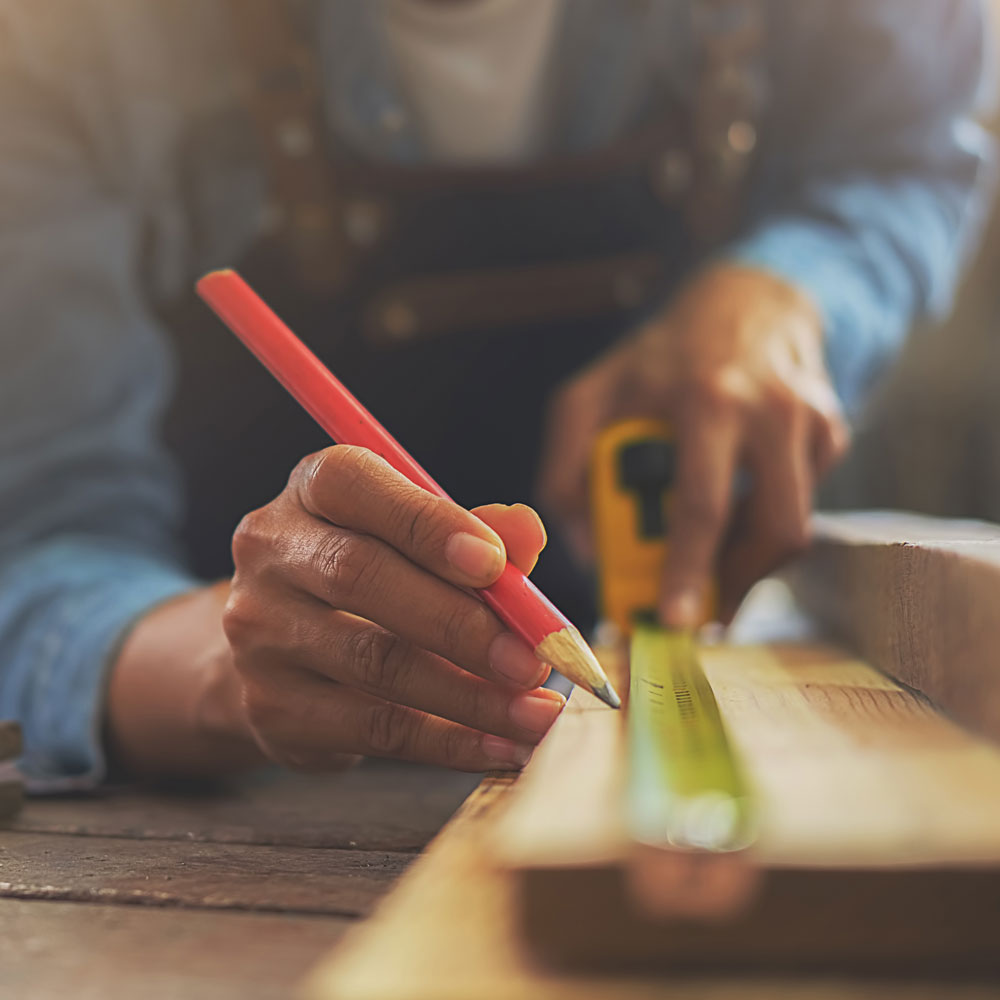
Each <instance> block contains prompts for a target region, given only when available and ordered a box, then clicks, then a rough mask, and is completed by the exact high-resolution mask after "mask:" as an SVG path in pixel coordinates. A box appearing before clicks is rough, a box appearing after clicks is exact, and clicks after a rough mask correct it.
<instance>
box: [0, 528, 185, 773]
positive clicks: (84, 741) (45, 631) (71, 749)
mask: <svg viewBox="0 0 1000 1000" xmlns="http://www.w3.org/2000/svg"><path fill="white" fill-rule="evenodd" d="M196 586H198V583H197V581H195V580H194V579H192V578H191V577H190V576H189V575H187V574H186V573H184V572H182V571H181V570H180V569H179V568H178V567H176V566H172V565H170V564H169V563H167V562H165V561H164V560H162V559H156V558H154V557H152V556H149V555H145V554H143V553H137V552H135V551H129V550H127V549H125V548H123V547H121V546H120V545H118V544H117V543H114V542H103V541H101V540H95V539H60V540H57V541H53V542H49V543H46V544H44V545H41V546H39V547H37V548H35V549H32V550H31V551H30V552H28V553H26V554H24V555H22V556H21V557H20V558H18V559H16V560H15V561H14V562H12V563H8V564H7V566H6V567H4V568H3V569H2V571H0V717H3V718H13V719H16V720H18V721H19V722H20V723H21V726H22V728H23V731H24V755H23V756H22V758H21V759H20V761H19V762H18V766H19V769H20V770H21V773H22V774H23V775H24V778H25V781H26V785H27V787H28V789H29V791H34V792H62V791H74V790H79V789H87V788H93V787H94V786H96V785H98V784H100V783H101V781H103V780H104V777H105V774H106V762H105V756H104V747H103V740H102V736H103V732H102V731H103V726H104V718H105V696H106V691H107V684H108V678H109V670H110V667H111V664H112V663H113V662H114V658H115V656H116V655H117V652H118V650H119V648H120V647H121V643H122V641H123V640H124V638H125V636H126V635H127V633H128V631H129V629H130V628H131V627H132V625H133V624H134V623H135V622H136V621H137V620H138V619H140V618H141V617H143V616H144V615H145V614H146V613H148V612H149V611H150V609H152V608H153V607H155V606H156V605H158V604H161V603H163V602H164V601H166V600H169V599H170V598H172V597H175V596H177V595H179V594H182V593H184V592H186V591H189V590H191V589H192V588H194V587H196Z"/></svg>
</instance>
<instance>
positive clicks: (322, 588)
mask: <svg viewBox="0 0 1000 1000" xmlns="http://www.w3.org/2000/svg"><path fill="white" fill-rule="evenodd" d="M478 513H479V516H478V517H477V516H475V515H474V514H471V513H470V512H468V511H466V510H464V509H462V508H461V507H459V506H457V505H456V504H454V503H451V502H449V501H446V500H441V499H439V498H438V497H435V496H433V495H431V494H429V493H427V492H426V491H424V490H422V489H420V488H419V487H417V486H414V485H413V484H412V483H410V482H409V481H408V480H407V479H405V478H404V477H403V476H402V475H400V474H399V473H398V472H396V471H395V470H394V469H393V468H392V467H391V466H390V465H389V464H388V463H387V462H385V461H384V460H383V459H381V458H379V457H378V456H376V455H374V454H372V453H371V452H369V451H366V450H364V449H361V448H352V447H343V446H338V447H333V448H328V449H326V450H325V451H323V452H320V453H319V454H317V455H313V456H311V457H310V458H307V459H306V460H305V461H303V462H302V463H301V464H300V466H299V467H298V468H297V469H296V470H295V472H294V473H293V474H292V477H291V479H290V481H289V484H288V487H287V488H286V489H285V490H284V492H283V493H282V494H281V495H280V496H279V497H278V498H277V499H276V500H275V501H274V502H273V503H271V504H269V505H268V506H266V507H264V508H263V509H261V510H259V511H256V512H254V513H252V514H250V515H248V516H247V517H246V518H244V520H243V522H242V523H241V524H240V526H239V528H238V529H237V531H236V534H235V536H234V539H233V555H234V559H235V563H236V575H235V577H234V579H233V583H232V587H231V591H230V597H229V602H228V605H227V607H226V611H225V615H224V618H223V626H224V628H225V632H226V635H227V637H228V638H229V642H230V645H231V647H232V651H233V663H234V666H235V669H236V671H237V673H238V675H239V678H240V681H241V684H242V701H243V707H244V711H245V718H246V723H247V726H248V728H249V731H250V733H251V734H252V736H253V738H254V740H255V741H256V743H257V745H258V746H259V747H260V748H261V750H263V752H264V753H265V754H266V756H267V757H269V758H270V759H272V760H276V761H279V762H281V763H284V764H287V765H290V766H293V767H298V768H323V767H327V766H330V764H331V762H334V763H335V762H336V759H337V758H338V756H339V755H343V754H372V755H375V756H379V757H399V758H404V759H406V760H415V761H423V762H427V763H433V764H443V765H447V766H449V767H453V768H458V769H462V770H469V771H482V770H487V769H490V768H516V767H520V766H521V765H523V764H524V763H525V762H526V761H527V759H528V757H529V756H530V754H531V751H532V748H533V747H534V745H535V744H536V743H537V742H538V741H539V739H540V738H541V737H542V735H543V734H544V733H545V732H546V730H548V728H549V726H550V725H551V724H552V722H553V721H554V720H555V718H556V716H557V715H558V714H559V712H560V710H561V708H562V706H563V704H564V699H563V697H562V696H561V695H559V694H557V693H556V692H553V691H547V690H543V691H534V690H532V689H534V688H536V687H537V686H538V685H539V684H541V683H542V682H543V681H544V680H545V678H546V676H547V675H548V668H547V667H546V666H544V665H543V664H542V663H541V662H539V661H538V660H537V659H536V657H535V655H534V653H533V652H532V650H531V649H530V648H529V647H528V646H527V645H526V644H525V643H524V642H523V641H522V640H521V639H519V638H516V637H515V636H514V635H513V634H512V633H510V632H509V631H508V630H507V629H506V627H505V626H504V625H502V624H501V622H500V621H499V620H498V619H497V618H496V617H495V616H494V615H493V613H492V612H491V611H490V610H489V609H488V608H487V607H486V606H485V605H484V604H483V603H482V602H481V601H479V600H478V599H477V598H476V597H474V596H473V595H471V594H470V593H468V591H467V589H466V588H473V587H475V588H481V587H485V586H487V585H489V584H490V583H492V582H493V581H494V580H496V579H497V577H498V576H499V575H500V573H501V571H502V570H503V567H504V565H505V563H506V559H507V558H508V556H509V557H510V558H512V559H513V560H514V561H515V563H516V564H517V565H518V566H519V567H520V568H521V569H522V570H524V571H525V572H527V571H530V570H531V568H532V567H533V566H534V563H535V560H536V558H537V556H538V553H539V552H540V550H541V549H542V547H543V546H544V544H545V532H544V529H543V527H542V524H541V521H540V520H539V518H538V516H537V515H536V514H535V513H534V512H533V511H532V510H530V509H529V508H527V507H521V506H518V507H503V506H493V507H484V508H481V509H480V510H479V512H478ZM487 521H488V522H489V525H488V524H487V523H484V522H487ZM491 526H492V527H491ZM494 529H495V530H494Z"/></svg>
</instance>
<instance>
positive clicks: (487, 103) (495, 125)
mask: <svg viewBox="0 0 1000 1000" xmlns="http://www.w3.org/2000/svg"><path fill="white" fill-rule="evenodd" d="M562 3H563V0H436V2H435V0H379V6H380V11H379V13H380V17H381V23H382V28H383V31H384V33H385V39H386V43H387V45H388V49H389V57H390V60H391V63H392V66H393V68H394V70H395V73H396V75H397V78H398V80H399V83H400V86H401V88H402V90H403V93H404V95H405V97H406V99H407V101H408V102H409V104H410V107H411V109H412V111H413V113H414V115H415V116H416V117H417V119H418V122H419V127H420V130H421V133H422V135H423V138H424V141H425V143H426V144H427V150H428V153H429V155H430V156H431V157H432V158H433V159H435V160H438V161H448V162H455V163H503V162H510V161H514V160H518V159H522V158H524V157H525V156H526V155H528V154H529V153H530V152H531V150H532V148H533V145H534V142H535V139H536V135H537V130H538V127H539V125H540V118H539V111H540V100H539V95H540V91H541V88H542V84H543V80H544V77H545V70H546V67H547V65H548V55H549V52H550V50H551V46H552V39H553V34H554V29H555V25H556V22H557V20H558V14H559V9H560V7H561V6H562Z"/></svg>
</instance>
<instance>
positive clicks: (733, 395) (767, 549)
mask: <svg viewBox="0 0 1000 1000" xmlns="http://www.w3.org/2000/svg"><path fill="white" fill-rule="evenodd" d="M630 416H631V417H634V416H654V417H659V418H662V419H666V420H668V421H670V422H671V424H672V425H673V427H674V431H675V434H676V440H677V449H678V466H677V486H676V489H677V494H676V499H675V505H674V508H673V515H672V519H671V521H672V523H671V527H670V544H671V549H670V559H669V561H668V566H667V570H666V574H665V578H664V581H663V588H662V596H661V604H660V614H661V617H662V619H663V620H664V622H665V623H667V624H670V625H675V626H684V625H696V624H698V623H699V622H698V618H699V615H700V613H701V609H702V607H703V606H704V598H705V594H706V591H707V588H708V586H709V581H710V579H711V578H712V576H713V574H715V573H716V572H717V573H718V580H719V586H720V605H721V606H720V612H721V614H720V618H721V620H722V621H728V620H729V619H730V618H731V617H732V615H733V614H734V613H735V610H736V608H737V606H738V604H739V601H740V600H741V599H742V597H743V595H744V594H745V592H746V591H747V590H748V589H749V588H750V586H752V585H753V583H754V582H756V580H758V579H759V578H760V577H762V576H764V575H766V574H767V573H768V572H770V571H771V570H772V569H774V568H775V567H776V566H777V565H778V564H779V563H780V562H782V560H784V559H785V558H786V557H787V556H789V555H790V554H792V553H794V552H796V551H797V550H799V549H801V548H802V547H803V546H805V545H806V543H807V541H808V537H809V516H810V512H811V508H812V494H813V490H814V487H815V486H816V484H817V482H818V481H819V479H820V478H821V477H822V476H823V475H824V474H825V473H826V472H827V471H828V470H829V469H830V468H831V467H832V466H833V464H834V463H835V462H836V461H837V460H838V459H839V458H840V457H841V456H842V455H843V454H844V452H845V451H846V449H847V443H848V432H847V428H846V425H845V423H844V420H843V417H842V415H841V410H840V406H839V403H838V401H837V397H836V395H835V393H834V390H833V387H832V385H831V384H830V379H829V376H828V374H827V372H826V368H825V365H824V361H823V336H822V325H821V322H820V319H819V316H818V314H817V312H816V310H815V308H814V307H813V306H812V304H811V303H810V302H809V301H808V300H807V299H806V298H805V297H804V296H803V295H802V294H801V293H799V292H798V291H797V290H796V289H794V288H792V287H791V286H789V285H787V284H786V283H784V282H783V281H781V280H779V279H778V278H776V277H774V276H772V275H770V274H767V273H765V272H762V271H756V270H753V269H750V268H744V267H736V266H727V265H719V266H716V267H714V268H712V269H710V270H708V271H705V272H704V273H702V274H701V275H700V276H698V277H696V278H695V279H694V280H693V281H692V282H691V283H690V284H689V285H688V286H687V287H686V288H685V289H684V290H683V291H682V293H681V294H680V295H679V296H678V298H677V299H676V300H675V302H674V303H673V305H672V306H671V307H670V308H669V309H668V310H667V311H666V312H665V313H664V314H662V315H661V316H659V317H658V318H656V319H655V320H653V321H651V322H649V323H648V324H647V325H646V326H645V327H643V328H642V329H641V330H639V331H638V332H637V333H636V334H635V335H634V336H632V337H631V338H630V339H629V340H627V341H626V342H624V343H623V344H621V345H619V346H617V347H616V348H615V349H613V350H612V351H611V352H609V353H608V354H606V355H605V356H604V357H603V358H601V359H599V360H598V361H597V362H595V363H594V364H593V365H591V366H590V367H589V368H588V369H586V370H585V371H583V372H582V373H580V374H579V375H577V376H575V377H574V378H573V379H572V380H571V381H570V382H568V383H567V384H566V385H565V386H564V387H563V388H562V389H561V390H560V391H559V392H558V393H557V394H556V396H555V397H554V400H553V404H552V408H551V413H550V420H549V427H548V438H547V446H546V451H545V458H544V460H543V464H542V469H543V478H542V481H541V496H542V498H543V502H544V503H545V504H546V505H547V506H548V507H549V508H550V509H551V510H552V511H553V512H554V513H555V514H557V515H558V516H560V517H561V518H562V519H563V521H564V522H565V523H566V526H567V529H568V532H569V535H570V538H571V540H572V541H573V542H574V544H575V547H576V549H577V550H578V552H580V553H581V554H584V555H586V554H588V553H589V537H590V530H589V524H588V495H587V467H588V463H589V460H590V452H591V449H592V447H593V443H594V439H595V437H596V436H597V434H598V433H599V432H600V430H601V429H603V428H604V427H606V426H607V425H608V424H610V423H613V422H614V421H616V420H619V419H622V418H624V417H630ZM737 469H742V470H745V472H746V473H747V474H748V481H749V485H750V493H749V496H748V497H747V498H746V500H745V502H744V504H742V505H741V506H742V508H743V509H741V510H740V511H739V512H738V513H739V517H738V521H739V525H738V528H739V530H738V531H736V532H734V533H733V534H732V537H729V538H728V540H727V534H728V529H730V528H731V526H732V519H733V515H734V510H733V507H734V497H733V489H734V480H735V476H736V472H737ZM724 543H725V544H724Z"/></svg>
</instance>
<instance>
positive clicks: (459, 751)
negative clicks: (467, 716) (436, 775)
mask: <svg viewBox="0 0 1000 1000" xmlns="http://www.w3.org/2000/svg"><path fill="white" fill-rule="evenodd" d="M440 739H441V747H440V754H441V762H442V764H444V766H445V767H450V768H452V769H453V770H459V769H461V768H463V767H465V766H467V764H468V749H469V748H468V736H467V734H466V732H465V731H464V730H462V729H460V728H458V727H457V726H445V727H444V728H443V729H442V732H441V737H440Z"/></svg>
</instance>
